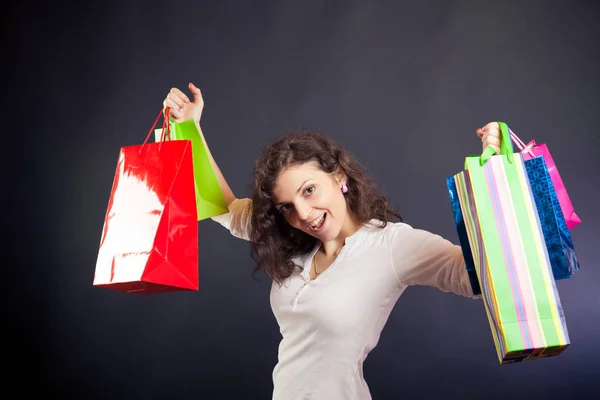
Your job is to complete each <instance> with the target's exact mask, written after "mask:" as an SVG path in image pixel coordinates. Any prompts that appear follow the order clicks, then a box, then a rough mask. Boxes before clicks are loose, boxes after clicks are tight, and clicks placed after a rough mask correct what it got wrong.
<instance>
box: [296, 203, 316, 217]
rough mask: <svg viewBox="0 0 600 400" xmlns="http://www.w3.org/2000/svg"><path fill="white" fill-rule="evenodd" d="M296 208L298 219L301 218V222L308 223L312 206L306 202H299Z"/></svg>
mask: <svg viewBox="0 0 600 400" xmlns="http://www.w3.org/2000/svg"><path fill="white" fill-rule="evenodd" d="M295 208H296V212H297V213H298V218H300V220H301V221H303V222H306V221H307V219H308V218H309V217H310V213H311V211H312V208H311V207H310V205H308V204H307V203H306V202H304V201H300V202H298V204H296V205H295Z"/></svg>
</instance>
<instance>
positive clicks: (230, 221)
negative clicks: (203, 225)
mask: <svg viewBox="0 0 600 400" xmlns="http://www.w3.org/2000/svg"><path fill="white" fill-rule="evenodd" d="M251 215H252V199H248V198H241V199H235V200H233V201H232V202H231V203H230V204H229V212H227V213H225V214H221V215H216V216H214V217H211V219H212V220H213V221H216V222H218V223H220V224H221V225H223V226H224V227H225V228H227V229H229V231H230V232H231V234H232V235H233V236H235V237H237V238H239V239H244V240H250V216H251Z"/></svg>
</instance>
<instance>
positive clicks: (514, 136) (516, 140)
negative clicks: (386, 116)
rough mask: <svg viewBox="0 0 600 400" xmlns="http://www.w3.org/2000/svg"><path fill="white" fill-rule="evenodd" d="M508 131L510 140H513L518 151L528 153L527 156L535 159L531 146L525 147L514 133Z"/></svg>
mask: <svg viewBox="0 0 600 400" xmlns="http://www.w3.org/2000/svg"><path fill="white" fill-rule="evenodd" d="M509 131H510V138H511V139H512V140H513V142H515V144H516V145H517V147H518V148H519V151H521V152H523V151H526V152H527V153H529V155H530V156H531V157H535V154H533V150H532V149H531V146H527V145H526V144H525V143H524V142H523V141H522V140H521V139H520V138H519V137H518V136H517V134H516V133H514V132H513V131H512V130H511V129H509Z"/></svg>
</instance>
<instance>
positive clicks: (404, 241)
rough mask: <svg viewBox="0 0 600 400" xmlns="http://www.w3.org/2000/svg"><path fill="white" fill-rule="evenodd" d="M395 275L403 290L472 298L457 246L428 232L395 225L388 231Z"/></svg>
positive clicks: (459, 248)
mask: <svg viewBox="0 0 600 400" xmlns="http://www.w3.org/2000/svg"><path fill="white" fill-rule="evenodd" d="M389 240H390V247H391V253H392V259H393V266H394V272H395V274H396V278H397V279H398V283H400V284H401V285H405V286H411V285H424V286H432V287H436V288H438V289H440V290H441V291H443V292H452V293H455V294H458V295H460V296H465V297H469V298H472V299H480V298H481V295H474V294H473V289H472V288H471V283H470V281H469V275H468V273H467V269H466V266H465V260H464V257H463V254H462V249H461V247H460V246H458V245H455V244H453V243H451V242H450V241H448V240H446V239H444V238H443V237H441V236H439V235H436V234H433V233H431V232H428V231H425V230H422V229H415V228H413V227H411V226H410V225H407V224H405V223H395V224H393V225H392V226H391V229H390V231H389Z"/></svg>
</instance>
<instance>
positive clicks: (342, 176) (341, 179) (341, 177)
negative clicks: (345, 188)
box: [333, 168, 348, 186]
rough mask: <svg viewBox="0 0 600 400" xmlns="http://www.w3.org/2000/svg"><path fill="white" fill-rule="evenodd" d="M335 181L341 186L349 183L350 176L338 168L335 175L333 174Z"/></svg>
mask: <svg viewBox="0 0 600 400" xmlns="http://www.w3.org/2000/svg"><path fill="white" fill-rule="evenodd" d="M333 179H334V180H335V182H336V184H337V185H339V186H341V185H343V184H345V183H348V176H347V175H346V173H345V172H344V171H343V170H342V169H341V168H338V169H337V170H336V171H335V172H334V173H333Z"/></svg>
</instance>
